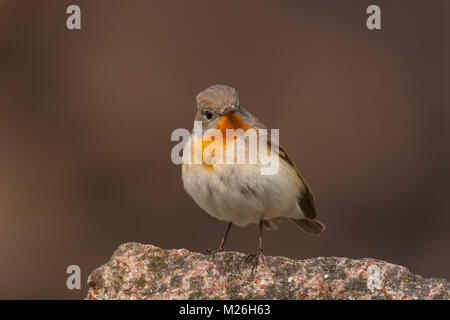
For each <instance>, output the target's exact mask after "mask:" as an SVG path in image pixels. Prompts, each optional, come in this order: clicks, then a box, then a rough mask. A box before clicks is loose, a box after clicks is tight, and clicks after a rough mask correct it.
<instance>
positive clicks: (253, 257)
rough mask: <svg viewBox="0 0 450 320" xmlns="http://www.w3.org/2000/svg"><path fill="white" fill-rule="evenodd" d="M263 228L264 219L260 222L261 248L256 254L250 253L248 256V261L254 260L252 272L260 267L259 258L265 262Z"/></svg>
mask: <svg viewBox="0 0 450 320" xmlns="http://www.w3.org/2000/svg"><path fill="white" fill-rule="evenodd" d="M262 229H263V220H261V221H260V222H259V248H258V250H257V251H256V253H255V254H250V255H248V256H247V258H246V261H247V262H248V261H253V267H252V274H254V273H255V271H256V269H257V268H258V264H259V258H261V260H262V261H263V262H264V255H263V246H262Z"/></svg>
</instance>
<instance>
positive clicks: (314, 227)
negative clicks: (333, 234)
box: [289, 218, 325, 236]
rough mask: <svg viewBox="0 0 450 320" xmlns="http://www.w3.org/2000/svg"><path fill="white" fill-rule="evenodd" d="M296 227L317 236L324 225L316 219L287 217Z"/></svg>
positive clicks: (323, 228)
mask: <svg viewBox="0 0 450 320" xmlns="http://www.w3.org/2000/svg"><path fill="white" fill-rule="evenodd" d="M289 220H291V221H292V222H293V223H294V224H295V225H296V226H297V227H299V228H300V229H302V230H303V231H304V232H306V233H308V234H310V235H312V236H318V235H319V234H320V233H321V232H322V231H324V230H325V225H324V224H323V223H322V222H320V221H319V220H316V219H308V218H300V219H293V218H291V219H289Z"/></svg>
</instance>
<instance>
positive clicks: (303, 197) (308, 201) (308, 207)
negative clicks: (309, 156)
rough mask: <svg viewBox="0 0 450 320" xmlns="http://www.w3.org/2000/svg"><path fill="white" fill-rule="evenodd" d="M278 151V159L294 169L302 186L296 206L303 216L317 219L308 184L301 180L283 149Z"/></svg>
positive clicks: (312, 196) (300, 175)
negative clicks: (298, 206)
mask: <svg viewBox="0 0 450 320" xmlns="http://www.w3.org/2000/svg"><path fill="white" fill-rule="evenodd" d="M279 149H280V153H279V155H280V158H281V159H283V160H285V161H286V162H287V163H288V164H290V165H291V166H292V167H293V168H294V169H295V172H297V175H298V177H299V178H300V180H301V181H302V183H303V185H304V187H305V188H304V190H302V193H301V194H300V197H299V198H298V200H297V201H298V204H299V205H300V208H302V211H303V213H304V214H305V217H307V218H310V219H314V218H316V217H317V212H316V206H315V204H314V194H313V193H312V191H311V189H310V188H309V186H308V184H307V183H306V180H305V178H303V176H302V174H301V173H300V171H299V170H298V168H297V166H296V165H295V163H294V162H293V161H292V160H291V159H290V158H289V156H288V155H287V153H286V151H284V149H283V147H281V146H279Z"/></svg>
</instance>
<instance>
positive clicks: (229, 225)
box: [206, 222, 232, 258]
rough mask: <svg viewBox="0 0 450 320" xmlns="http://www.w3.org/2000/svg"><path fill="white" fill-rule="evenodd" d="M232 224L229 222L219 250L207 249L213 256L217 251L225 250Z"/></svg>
mask: <svg viewBox="0 0 450 320" xmlns="http://www.w3.org/2000/svg"><path fill="white" fill-rule="evenodd" d="M231 224H232V223H231V222H230V223H228V226H227V230H226V231H225V235H224V236H223V238H222V241H221V242H220V245H219V248H218V249H217V250H211V249H208V250H206V252H207V253H209V254H210V255H211V256H212V257H213V258H214V255H215V254H216V253H218V252H222V251H223V245H224V244H225V241H226V240H227V236H228V232H230V229H231Z"/></svg>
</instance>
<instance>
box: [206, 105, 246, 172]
mask: <svg viewBox="0 0 450 320" xmlns="http://www.w3.org/2000/svg"><path fill="white" fill-rule="evenodd" d="M250 128H251V126H250V125H248V124H246V123H245V122H244V121H243V120H242V118H241V117H240V116H239V114H237V113H235V112H234V111H231V112H227V113H226V114H225V115H224V116H223V117H222V118H220V120H219V121H218V122H217V125H216V129H218V130H220V132H221V134H222V138H223V149H224V150H225V148H226V140H227V129H231V130H238V129H242V130H243V131H244V132H245V131H247V130H248V129H250ZM236 138H237V137H236V136H234V135H233V139H234V140H235V139H236ZM214 141H215V138H214V136H212V137H211V138H210V139H209V140H204V139H202V159H203V166H204V167H205V168H207V169H213V166H212V165H211V164H209V163H207V162H205V161H204V156H203V154H204V151H205V148H206V147H207V146H209V145H210V144H211V143H213V142H214ZM213 153H214V152H213ZM213 156H214V154H213Z"/></svg>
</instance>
